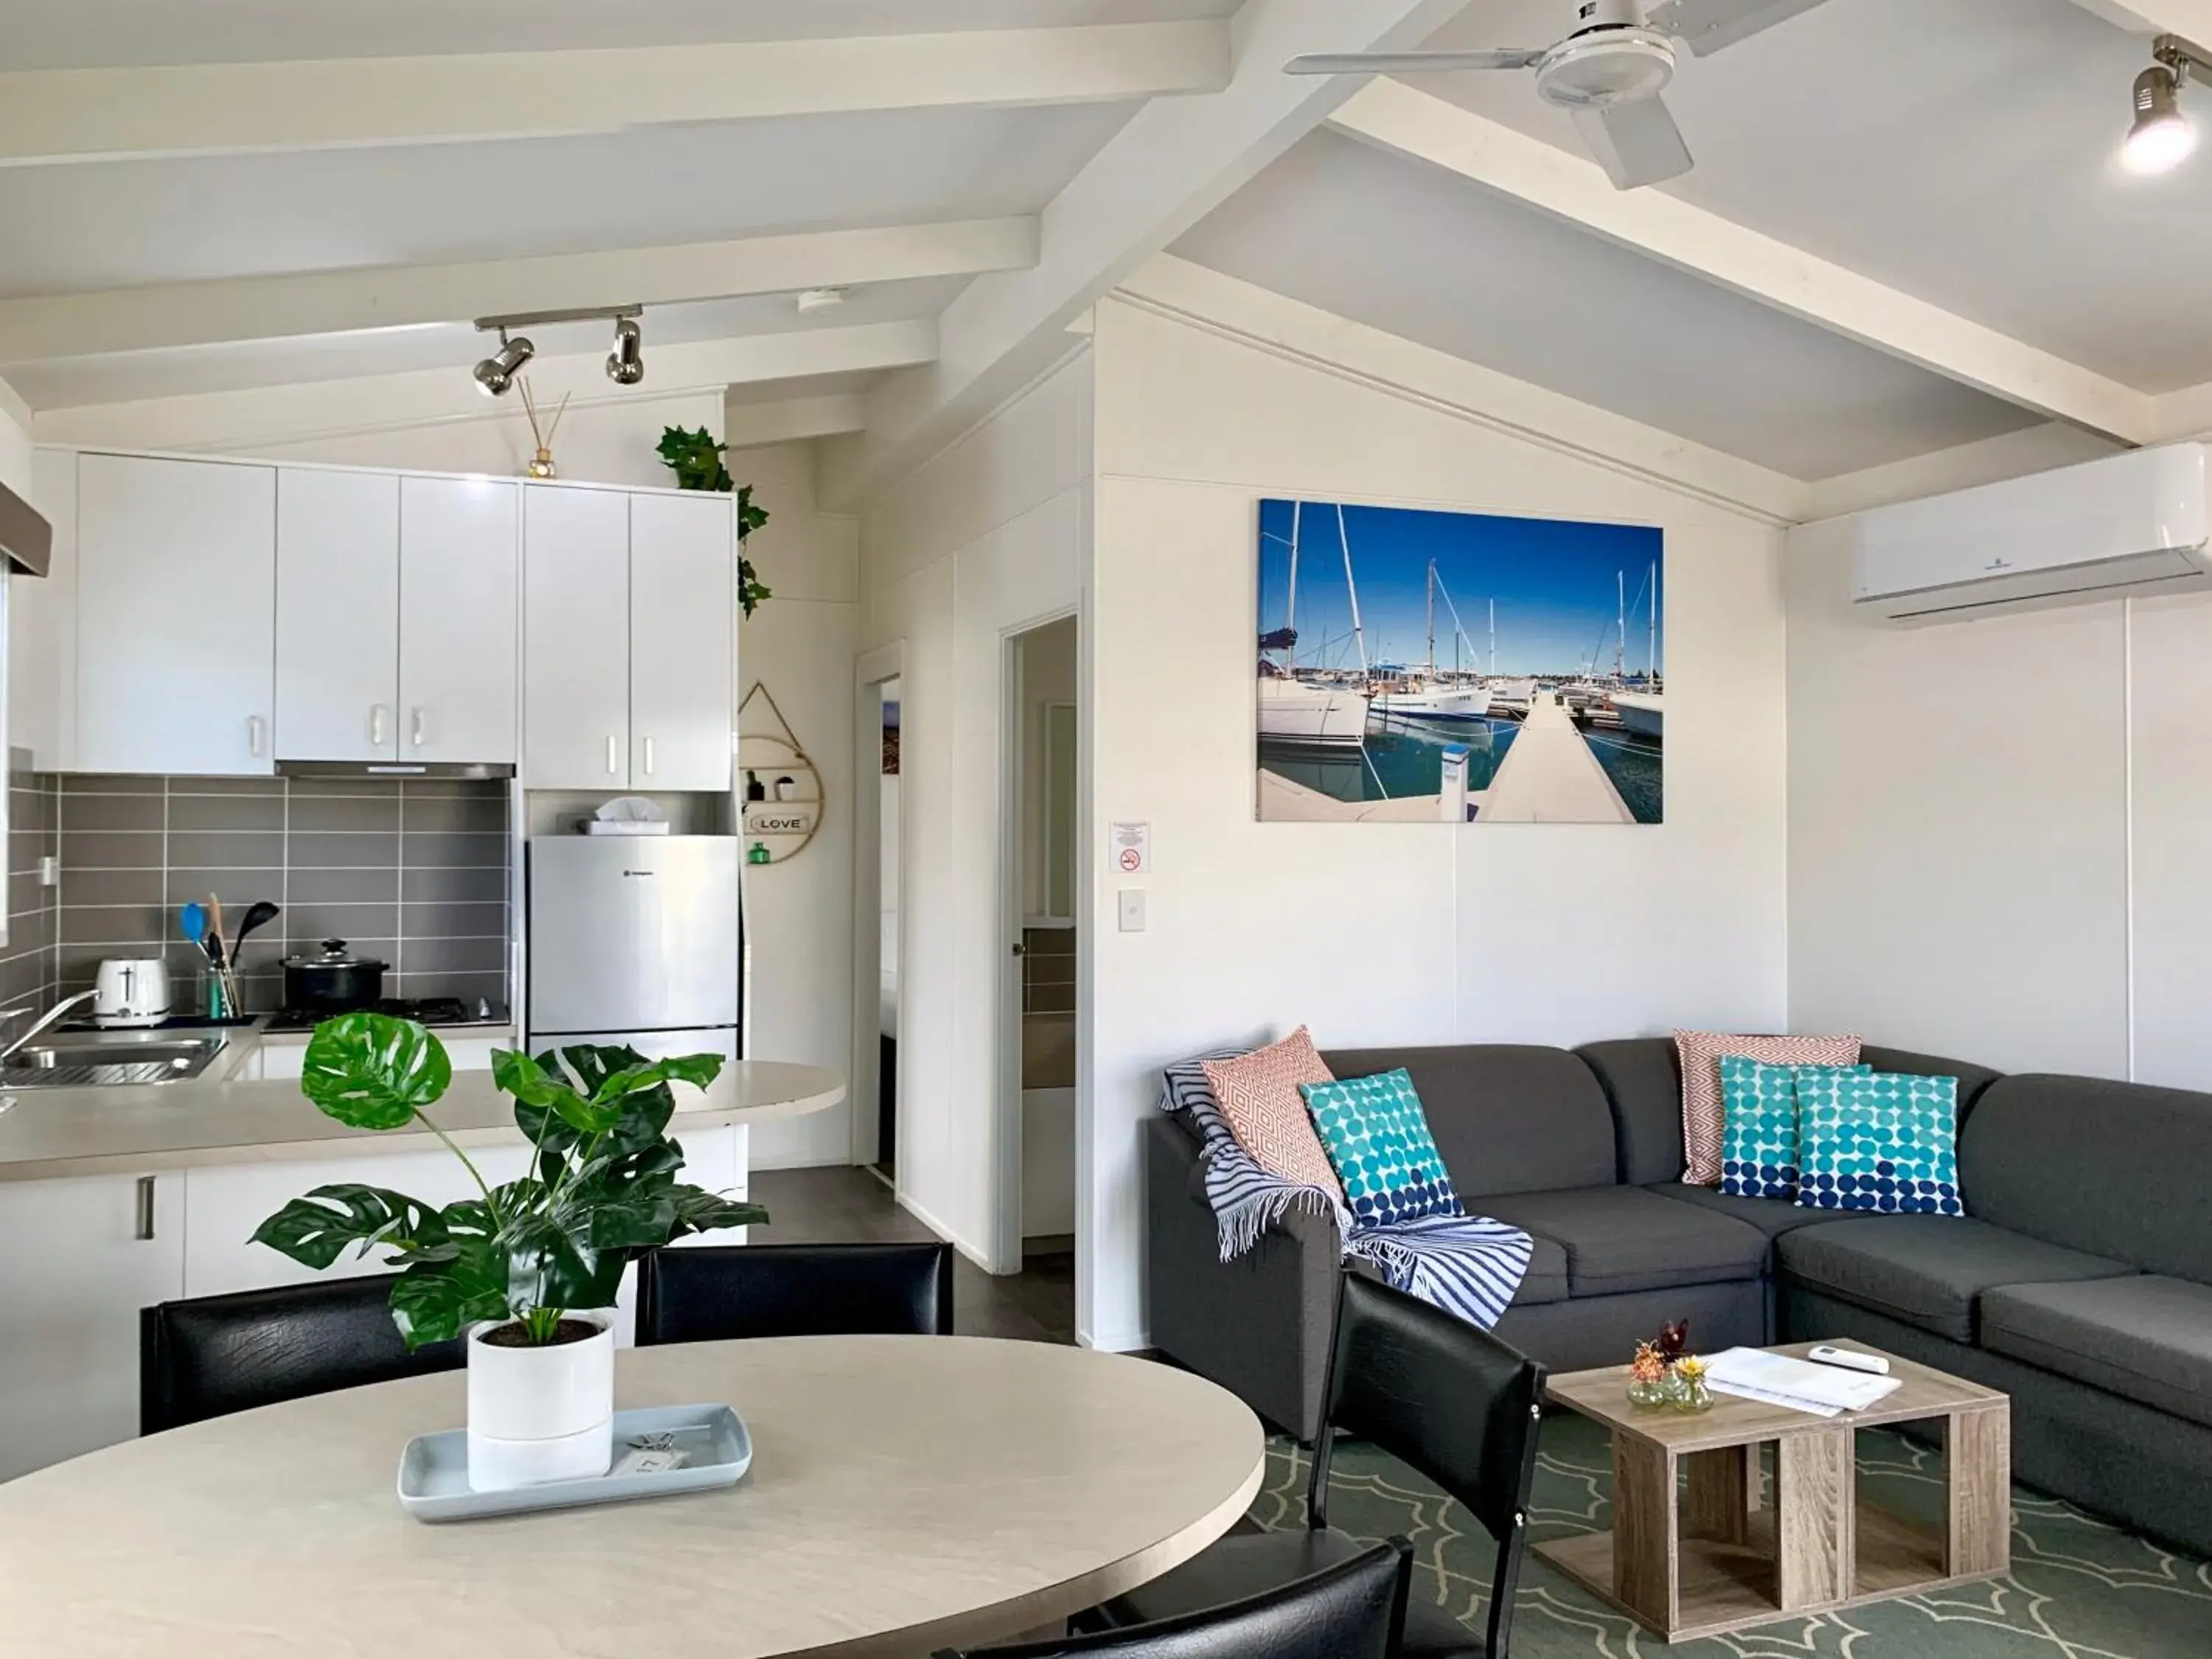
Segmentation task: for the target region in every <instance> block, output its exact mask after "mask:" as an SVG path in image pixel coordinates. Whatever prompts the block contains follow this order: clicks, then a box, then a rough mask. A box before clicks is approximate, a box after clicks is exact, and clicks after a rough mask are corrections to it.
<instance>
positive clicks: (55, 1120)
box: [0, 1043, 845, 1181]
mask: <svg viewBox="0 0 2212 1659" xmlns="http://www.w3.org/2000/svg"><path fill="white" fill-rule="evenodd" d="M234 1046H236V1047H238V1048H247V1047H249V1046H250V1045H248V1044H244V1043H241V1044H237V1045H234ZM239 1063H240V1062H239V1059H238V1058H235V1057H234V1056H232V1055H231V1054H224V1055H223V1056H222V1057H220V1058H218V1059H217V1060H216V1063H215V1065H214V1066H212V1067H211V1068H210V1073H212V1074H213V1075H209V1076H202V1077H198V1078H195V1079H191V1081H190V1082H186V1083H166V1084H125V1085H118V1086H115V1087H111V1088H101V1089H34V1090H24V1091H21V1092H18V1093H14V1094H7V1095H0V1181H45V1180H52V1179H55V1178H57V1177H60V1176H93V1175H149V1174H154V1173H156V1172H158V1171H161V1170H182V1169H190V1168H192V1167H194V1166H203V1165H208V1164H257V1163H270V1164H273V1163H283V1162H284V1161H286V1160H288V1159H293V1158H330V1157H334V1156H337V1157H343V1156H345V1155H347V1154H349V1153H353V1152H362V1153H370V1152H414V1151H420V1150H425V1149H428V1148H429V1147H433V1146H436V1145H437V1144H438V1143H437V1140H436V1139H435V1137H433V1136H432V1135H430V1134H429V1133H427V1132H425V1131H421V1130H413V1129H392V1130H386V1131H384V1132H382V1133H377V1132H374V1131H371V1130H366V1129H349V1128H348V1127H346V1126H345V1125H344V1124H343V1123H338V1122H335V1121H332V1120H331V1119H330V1118H327V1117H325V1116H324V1115H322V1113H321V1112H319V1111H318V1110H317V1109H315V1106H314V1104H313V1102H311V1101H310V1100H308V1098H307V1097H306V1096H305V1095H303V1094H301V1092H300V1085H299V1081H298V1079H268V1080H265V1081H264V1080H232V1079H228V1073H230V1072H232V1071H234V1069H235V1068H236V1066H237V1065H238V1064H239ZM844 1097H845V1079H843V1077H842V1076H841V1075H840V1074H838V1073H836V1072H833V1071H831V1070H829V1069H828V1068H827V1067H825V1066H799V1065H794V1064H792V1063H790V1062H787V1061H784V1060H740V1061H739V1062H738V1063H737V1064H736V1065H734V1066H728V1067H726V1068H725V1069H724V1071H723V1073H722V1075H721V1076H720V1077H719V1078H717V1079H715V1081H714V1086H713V1087H712V1088H711V1089H709V1090H708V1091H706V1092H705V1093H704V1094H702V1093H701V1092H700V1091H697V1090H696V1089H690V1088H686V1087H684V1085H680V1084H679V1085H676V1110H677V1116H678V1120H679V1121H681V1122H683V1123H688V1124H690V1125H692V1126H694V1127H700V1128H712V1127H716V1126H719V1125H721V1124H725V1123H750V1122H753V1121H757V1120H761V1119H766V1118H775V1117H799V1116H804V1115H805V1114H807V1113H809V1112H818V1111H822V1110H824V1109H827V1108H829V1107H831V1106H834V1105H836V1103H838V1102H839V1101H841V1100H842V1099H843V1098H844ZM430 1116H431V1118H432V1119H433V1120H434V1121H435V1122H436V1123H437V1125H438V1127H440V1128H441V1129H443V1130H445V1131H446V1132H447V1133H448V1134H450V1135H451V1136H452V1137H453V1139H455V1140H456V1141H458V1142H459V1143H460V1144H461V1145H462V1146H491V1145H498V1144H501V1143H503V1142H507V1141H510V1140H514V1139H519V1138H520V1131H518V1130H517V1129H516V1128H515V1127H514V1102H513V1098H512V1097H509V1096H507V1095H503V1094H501V1092H500V1091H498V1090H497V1089H495V1088H494V1087H493V1086H492V1080H491V1073H489V1072H474V1071H471V1072H456V1073H453V1085H452V1086H451V1087H450V1088H448V1089H447V1091H446V1094H445V1097H444V1098H443V1099H442V1100H441V1101H439V1102H438V1103H437V1104H436V1105H435V1106H433V1107H432V1108H431V1109H430Z"/></svg>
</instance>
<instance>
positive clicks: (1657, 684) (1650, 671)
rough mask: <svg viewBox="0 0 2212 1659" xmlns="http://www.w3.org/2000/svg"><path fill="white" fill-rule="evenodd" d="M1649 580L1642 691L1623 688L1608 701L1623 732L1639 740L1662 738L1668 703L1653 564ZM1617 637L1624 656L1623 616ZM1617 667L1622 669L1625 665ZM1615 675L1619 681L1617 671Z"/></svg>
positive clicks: (1625, 623)
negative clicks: (1661, 663) (1661, 669)
mask: <svg viewBox="0 0 2212 1659" xmlns="http://www.w3.org/2000/svg"><path fill="white" fill-rule="evenodd" d="M1648 580H1649V581H1650V595H1651V618H1650V645H1649V647H1647V650H1648V653H1649V654H1648V655H1647V656H1646V657H1645V659H1644V689H1643V690H1640V691H1631V690H1628V689H1627V688H1626V685H1625V684H1624V685H1623V686H1621V687H1620V689H1618V690H1614V691H1613V693H1612V695H1611V696H1609V697H1608V698H1607V701H1608V702H1611V703H1612V705H1613V713H1614V714H1616V715H1618V716H1619V717H1620V729H1621V730H1622V731H1624V732H1632V733H1633V734H1635V735H1636V736H1638V737H1639V738H1664V737H1665V735H1666V713H1667V699H1666V695H1665V692H1664V690H1663V689H1662V687H1663V684H1664V682H1662V680H1661V679H1660V678H1659V566H1658V564H1657V562H1656V561H1655V562H1653V564H1652V566H1651V574H1650V577H1649V578H1648ZM1620 633H1621V639H1622V641H1624V655H1625V654H1626V644H1625V642H1626V640H1627V637H1628V618H1627V616H1626V612H1624V613H1623V615H1622V617H1621V624H1620ZM1620 666H1621V667H1625V666H1626V665H1625V664H1622V665H1620ZM1615 673H1616V676H1617V677H1620V669H1619V667H1617V668H1616V670H1615ZM1621 678H1625V677H1621Z"/></svg>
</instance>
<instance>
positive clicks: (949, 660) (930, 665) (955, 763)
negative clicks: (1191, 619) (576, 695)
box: [860, 349, 1091, 1319]
mask: <svg viewBox="0 0 2212 1659" xmlns="http://www.w3.org/2000/svg"><path fill="white" fill-rule="evenodd" d="M1090 525H1091V364H1090V356H1089V354H1088V353H1087V352H1085V351H1082V350H1080V349H1078V350H1077V351H1076V352H1075V353H1074V355H1073V356H1071V357H1070V359H1069V360H1068V361H1067V362H1065V363H1064V364H1062V365H1061V366H1060V368H1057V369H1056V370H1054V372H1053V373H1052V374H1049V375H1048V376H1046V377H1045V378H1044V379H1043V380H1040V381H1039V382H1037V383H1036V385H1035V386H1032V387H1031V388H1030V390H1029V391H1027V392H1024V394H1023V395H1022V396H1021V397H1019V398H1016V399H1015V400H1013V401H1012V403H1010V404H1007V405H1006V407H1005V408H1004V409H1002V410H1000V411H999V412H998V413H997V414H995V415H994V416H992V417H991V418H990V419H989V420H987V421H986V422H983V423H982V424H981V425H980V426H978V427H977V428H975V430H973V431H971V432H970V433H969V434H968V435H966V436H964V437H963V438H962V439H961V440H960V441H958V442H957V443H956V444H955V445H953V446H952V447H951V448H950V449H947V450H946V451H945V452H944V453H942V454H940V455H939V456H938V457H936V458H935V459H933V460H932V461H930V462H929V463H928V464H927V465H925V466H923V467H922V468H921V469H920V470H919V471H916V472H915V473H914V474H913V475H912V476H911V477H908V478H906V479H904V480H902V481H901V482H900V483H897V484H896V485H894V486H892V487H891V488H890V489H888V490H886V491H884V493H883V494H881V495H878V497H877V498H876V500H875V501H872V503H871V504H870V507H869V510H868V513H867V516H866V520H865V522H864V524H863V526H862V531H861V559H862V578H863V590H864V597H863V599H862V602H861V618H862V620H861V636H860V644H861V647H862V648H863V649H864V650H872V649H875V648H878V647H884V646H888V645H890V644H892V643H894V642H902V645H903V654H902V659H901V678H900V691H901V701H900V721H901V736H900V750H901V762H900V770H901V781H900V827H901V834H902V850H903V854H904V860H905V862H904V868H903V871H902V880H901V882H900V890H899V902H900V929H899V931H900V951H901V957H902V961H901V963H900V968H899V975H900V981H901V983H902V986H903V987H904V992H903V997H904V1008H903V1011H902V1018H901V1025H900V1036H899V1077H898V1097H899V1102H900V1121H899V1142H898V1188H899V1194H900V1198H901V1201H902V1202H903V1203H905V1204H906V1205H907V1206H908V1207H910V1208H911V1209H913V1210H915V1212H917V1213H919V1214H920V1215H921V1216H922V1217H923V1218H925V1219H926V1220H927V1221H929V1222H930V1223H931V1224H932V1225H933V1226H935V1227H936V1228H937V1229H938V1230H939V1231H941V1232H943V1233H944V1234H945V1235H946V1236H947V1237H950V1238H951V1239H952V1240H953V1242H954V1243H956V1244H957V1245H958V1246H959V1247H960V1249H962V1250H963V1251H964V1252H965V1253H967V1254H968V1255H970V1256H972V1257H974V1258H975V1259H976V1260H977V1261H984V1262H986V1263H990V1262H992V1261H993V1260H994V1255H995V1256H1003V1255H1006V1247H1007V1246H1008V1244H1009V1243H1011V1244H1012V1246H1013V1247H1014V1249H1018V1243H1019V1241H1018V1238H1013V1239H1007V1238H1004V1237H1000V1234H1001V1233H1002V1232H1006V1231H1018V1230H1012V1229H1006V1228H1002V1226H1001V1225H1000V1224H1001V1223H1002V1222H1009V1221H1012V1219H1013V1218H1012V1216H1010V1215H1001V1214H1000V1212H999V1209H998V1206H997V1205H996V1203H995V1201H994V1200H995V1198H996V1195H997V1194H998V1192H999V1190H1000V1183H1001V1182H1002V1180H1003V1179H1004V1175H1003V1172H1004V1171H1006V1170H1011V1169H1012V1168H1013V1167H1014V1166H1013V1165H1012V1163H1011V1161H1010V1160H1009V1159H1008V1158H1007V1154H1008V1153H1009V1152H1011V1150H1012V1149H1011V1148H1010V1147H1009V1146H1007V1144H1006V1141H1007V1139H1008V1137H1007V1136H1006V1133H1005V1130H1006V1127H1008V1126H1007V1125H1006V1124H1005V1123H1004V1122H1003V1121H1002V1117H1003V1114H1002V1113H1001V1111H1000V1102H999V1101H998V1100H997V1099H996V1098H995V1091H996V1087H997V1084H998V1080H999V1078H1000V1064H1001V1061H1002V1059H1003V1058H1005V1057H1006V1055H1007V1054H1008V1053H1009V1051H1010V1040H1011V1038H1012V1035H1013V1034H1012V1032H1011V1030H1008V1029H1007V1026H1006V1002H1007V995H1008V991H1009V987H1010V981H1009V978H1008V964H1009V963H1011V962H1012V960H1013V958H1012V955H1011V953H1010V951H1009V945H1010V944H1011V940H1010V939H1006V938H1002V937H1001V936H1000V929H1001V915H1000V911H1001V901H1002V896H1003V895H1002V891H1001V880H1002V872H1001V868H1000V859H999V842H1000V823H1001V815H1002V810H1003V809H1002V786H1003V777H1004V766H1003V761H1004V754H1003V750H1002V748H1001V744H1002V742H1003V740H1004V732H1003V727H1004V726H1005V725H1006V720H1005V681H1004V678H1003V676H1004V673H1005V671H1006V658H1007V655H1008V646H1007V641H1008V640H1009V638H1010V636H1012V635H1015V634H1018V633H1020V632H1022V631H1023V630H1024V629H1028V628H1030V627H1033V626H1035V625H1036V623H1040V622H1043V621H1047V620H1049V619H1050V618H1051V617H1054V616H1056V615H1063V614H1066V613H1070V612H1073V611H1077V610H1078V609H1079V607H1080V605H1081V604H1082V600H1083V592H1082V582H1083V571H1084V569H1085V565H1086V562H1087V561H1088V558H1089V538H1090ZM1001 1265H1004V1266H1006V1267H1012V1266H1013V1265H1014V1263H1013V1262H1012V1261H1004V1262H1003V1263H1002V1264H1001ZM1079 1319H1080V1313H1079Z"/></svg>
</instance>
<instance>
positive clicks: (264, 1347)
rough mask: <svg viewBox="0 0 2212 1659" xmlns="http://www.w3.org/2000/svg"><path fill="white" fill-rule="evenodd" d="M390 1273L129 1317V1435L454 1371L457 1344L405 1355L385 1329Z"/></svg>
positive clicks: (171, 1305)
mask: <svg viewBox="0 0 2212 1659" xmlns="http://www.w3.org/2000/svg"><path fill="white" fill-rule="evenodd" d="M396 1279H398V1274H397V1273H378V1274H375V1275H374V1276H371V1277H368V1278H363V1279H328V1280H324V1281H320V1282H318V1283H316V1284H313V1285H283V1286H282V1287H280V1288H278V1289H276V1290H266V1291H238V1292H236V1293H235V1294H234V1295H230V1296H203V1297H192V1298H191V1299H190V1300H188V1301H183V1302H164V1303H162V1304H160V1305H159V1306H157V1307H152V1308H143V1309H141V1310H139V1314H138V1432H139V1433H141V1434H159V1433H161V1431H163V1430H164V1429H177V1428H182V1427H183V1426H184V1425H185V1424H187V1423H199V1422H204V1421H205V1420H206V1419H209V1418H210V1417H227V1416H228V1415H229V1414H230V1413H233V1412H242V1411H251V1410H252V1408H253V1407H256V1406H273V1405H275V1404H276V1402H277V1401H280V1400H299V1399H302V1398H304V1397H306V1396H307V1395H316V1394H328V1393H330V1392H331V1390H332V1389H350V1388H356V1387H359V1386H360V1385H362V1383H389V1382H391V1381H392V1380H393V1379H394V1378H396V1377H402V1376H423V1375H425V1374H426V1373H428V1372H431V1371H450V1370H458V1369H459V1367H460V1366H461V1364H463V1363H464V1362H465V1351H464V1349H463V1346H462V1345H461V1344H460V1343H459V1342H458V1341H455V1342H438V1343H433V1344H431V1345H429V1346H426V1347H422V1348H418V1349H416V1351H415V1352H412V1353H410V1352H408V1351H407V1344H406V1342H405V1341H404V1340H403V1339H402V1338H401V1336H400V1334H399V1328H398V1326H397V1325H395V1324H393V1323H392V1284H393V1282H394V1281H395V1280H396Z"/></svg>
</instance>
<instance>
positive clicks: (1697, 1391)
mask: <svg viewBox="0 0 2212 1659" xmlns="http://www.w3.org/2000/svg"><path fill="white" fill-rule="evenodd" d="M1628 1403H1629V1404H1630V1405H1632V1406H1633V1407H1636V1408H1637V1409H1638V1410H1639V1411H1672V1412H1681V1413H1686V1414H1690V1413H1698V1412H1707V1411H1711V1409H1712V1408H1713V1395H1712V1390H1711V1389H1710V1388H1709V1387H1708V1386H1707V1385H1706V1383H1705V1378H1704V1377H1703V1376H1684V1375H1683V1374H1682V1370H1681V1368H1680V1366H1677V1365H1669V1366H1668V1368H1667V1369H1666V1370H1665V1371H1664V1372H1663V1373H1662V1375H1661V1376H1658V1377H1657V1378H1656V1380H1654V1381H1652V1382H1649V1383H1645V1382H1641V1381H1635V1382H1631V1383H1629V1385H1628Z"/></svg>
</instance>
